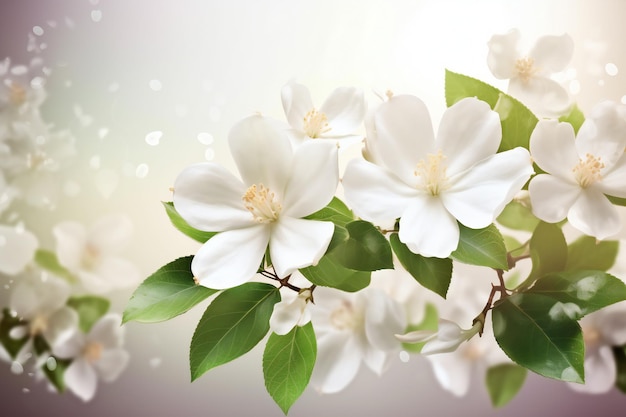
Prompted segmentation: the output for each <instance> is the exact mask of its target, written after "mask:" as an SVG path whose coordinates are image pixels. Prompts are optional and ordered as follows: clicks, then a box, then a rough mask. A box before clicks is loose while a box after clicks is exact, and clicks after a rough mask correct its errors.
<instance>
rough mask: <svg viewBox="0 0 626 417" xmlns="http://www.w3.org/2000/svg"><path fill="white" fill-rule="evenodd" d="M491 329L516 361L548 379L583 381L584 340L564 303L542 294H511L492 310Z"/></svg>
mask: <svg viewBox="0 0 626 417" xmlns="http://www.w3.org/2000/svg"><path fill="white" fill-rule="evenodd" d="M492 313H493V331H494V335H495V337H496V340H497V341H498V344H499V345H500V347H501V348H502V350H503V351H504V352H505V353H506V354H507V355H508V356H509V358H511V359H512V360H513V361H514V362H516V363H517V364H519V365H521V366H523V367H525V368H528V369H530V370H531V371H533V372H536V373H538V374H540V375H543V376H546V377H548V378H555V379H560V380H563V381H569V382H579V383H582V382H583V381H584V367H583V363H584V356H585V354H584V342H583V336H582V331H581V330H580V326H579V325H578V323H577V322H576V319H575V317H572V316H570V315H569V314H568V313H569V310H568V309H567V306H565V305H563V303H560V302H558V301H555V299H554V298H552V297H548V296H546V295H543V294H514V295H512V296H510V297H507V298H505V299H504V300H500V301H499V302H497V303H496V304H495V306H494V308H493V310H492Z"/></svg>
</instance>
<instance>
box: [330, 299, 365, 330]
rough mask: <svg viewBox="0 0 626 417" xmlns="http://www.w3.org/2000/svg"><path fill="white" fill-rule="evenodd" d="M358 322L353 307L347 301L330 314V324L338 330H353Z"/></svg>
mask: <svg viewBox="0 0 626 417" xmlns="http://www.w3.org/2000/svg"><path fill="white" fill-rule="evenodd" d="M358 322H359V320H358V317H357V314H356V312H355V311H354V307H353V306H352V304H351V303H350V302H348V301H343V302H342V303H341V305H340V306H339V307H337V308H336V309H334V310H333V311H332V312H331V313H330V323H331V324H332V325H333V327H335V328H336V329H338V330H349V329H354V328H355V327H356V326H357V324H358Z"/></svg>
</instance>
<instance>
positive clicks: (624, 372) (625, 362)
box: [613, 346, 626, 394]
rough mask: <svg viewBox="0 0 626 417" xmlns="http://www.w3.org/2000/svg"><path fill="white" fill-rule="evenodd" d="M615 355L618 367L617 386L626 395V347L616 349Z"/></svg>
mask: <svg viewBox="0 0 626 417" xmlns="http://www.w3.org/2000/svg"><path fill="white" fill-rule="evenodd" d="M613 355H614V356H615V363H616V365H617V378H616V380H615V386H616V387H617V389H619V390H620V391H622V392H623V393H624V394H626V346H619V347H614V348H613Z"/></svg>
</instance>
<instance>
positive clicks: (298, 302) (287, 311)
mask: <svg viewBox="0 0 626 417" xmlns="http://www.w3.org/2000/svg"><path fill="white" fill-rule="evenodd" d="M305 309H306V300H304V299H302V298H300V297H296V298H295V299H293V300H282V301H280V302H279V303H276V304H274V310H272V316H271V317H270V329H271V330H272V331H273V332H274V333H276V334H278V335H285V334H287V333H289V332H290V331H291V329H293V328H294V327H295V326H296V325H297V324H298V323H299V321H300V318H301V317H302V315H303V314H302V313H303V312H304V310H305ZM304 324H306V323H304Z"/></svg>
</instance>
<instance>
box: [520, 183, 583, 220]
mask: <svg viewBox="0 0 626 417" xmlns="http://www.w3.org/2000/svg"><path fill="white" fill-rule="evenodd" d="M528 192H529V194H530V203H531V206H532V212H533V214H534V215H535V216H537V217H538V218H540V219H541V220H543V221H544V222H548V223H556V222H560V221H561V220H563V219H564V218H565V217H567V213H568V212H569V209H570V208H571V207H572V206H573V205H574V202H575V201H576V199H577V198H578V196H579V194H580V193H581V192H582V189H581V188H580V186H578V185H577V184H571V183H569V182H567V181H564V180H562V179H561V178H559V177H556V176H553V175H548V174H539V175H536V176H535V177H533V179H532V180H531V181H530V184H529V185H528Z"/></svg>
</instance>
